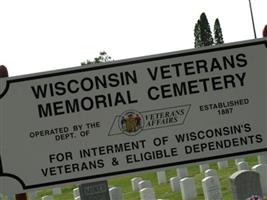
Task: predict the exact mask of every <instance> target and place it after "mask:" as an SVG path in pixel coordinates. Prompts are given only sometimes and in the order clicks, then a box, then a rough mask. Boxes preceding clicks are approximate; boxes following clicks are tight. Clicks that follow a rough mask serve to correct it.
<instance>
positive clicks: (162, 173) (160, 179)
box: [157, 171, 167, 185]
mask: <svg viewBox="0 0 267 200" xmlns="http://www.w3.org/2000/svg"><path fill="white" fill-rule="evenodd" d="M157 178H158V184H159V185H161V184H165V183H167V178H166V172H165V171H158V172H157Z"/></svg>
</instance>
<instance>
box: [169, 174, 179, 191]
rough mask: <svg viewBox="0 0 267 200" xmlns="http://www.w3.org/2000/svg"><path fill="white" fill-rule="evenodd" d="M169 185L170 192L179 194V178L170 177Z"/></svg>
mask: <svg viewBox="0 0 267 200" xmlns="http://www.w3.org/2000/svg"><path fill="white" fill-rule="evenodd" d="M170 185H171V190H172V192H180V191H181V188H180V178H179V177H172V178H170Z"/></svg>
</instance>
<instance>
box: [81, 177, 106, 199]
mask: <svg viewBox="0 0 267 200" xmlns="http://www.w3.org/2000/svg"><path fill="white" fill-rule="evenodd" d="M79 191H80V198H81V200H110V198H109V189H108V185H107V181H99V182H94V183H83V184H81V185H80V186H79Z"/></svg>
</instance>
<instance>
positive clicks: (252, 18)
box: [248, 0, 257, 39]
mask: <svg viewBox="0 0 267 200" xmlns="http://www.w3.org/2000/svg"><path fill="white" fill-rule="evenodd" d="M248 1H249V8H250V15H251V20H252V25H253V31H254V37H255V39H257V34H256V29H255V22H254V17H253V11H252V6H251V0H248Z"/></svg>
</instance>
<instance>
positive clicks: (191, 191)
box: [131, 159, 267, 200]
mask: <svg viewBox="0 0 267 200" xmlns="http://www.w3.org/2000/svg"><path fill="white" fill-rule="evenodd" d="M235 162H236V165H237V168H238V172H236V173H234V174H233V175H232V176H231V177H230V180H231V188H232V191H233V196H234V197H235V199H238V200H239V199H242V198H243V197H242V198H238V197H239V196H240V195H241V196H242V195H250V193H251V194H252V196H253V195H258V196H262V195H266V194H267V165H264V164H259V165H255V166H254V167H252V170H253V171H248V165H247V163H246V162H244V161H243V159H237V160H235ZM224 164H226V162H224ZM224 166H226V165H224ZM208 168H209V165H208V164H205V165H200V170H201V172H202V173H203V172H204V173H205V178H204V179H203V180H202V188H203V193H204V196H205V199H206V200H219V199H222V192H221V186H220V181H219V177H218V175H217V172H216V170H214V169H208ZM157 177H158V183H159V184H162V183H166V175H165V172H164V171H161V172H157ZM240 177H242V178H240ZM239 179H241V180H242V181H241V182H240V181H238V180H239ZM131 181H132V189H133V191H135V192H136V191H140V196H141V199H142V196H143V195H142V193H143V191H141V190H140V188H142V186H141V185H145V187H147V188H152V186H151V183H150V182H149V181H143V180H142V179H141V178H134V179H132V180H131ZM244 181H245V183H246V182H247V183H248V184H244ZM251 184H252V185H253V186H254V187H252V186H251ZM170 185H171V189H172V191H173V192H181V193H182V197H183V200H187V199H193V198H196V197H197V192H196V187H195V181H194V178H190V177H187V168H178V169H177V177H172V178H171V179H170ZM240 185H241V186H240ZM246 185H248V186H247V187H246ZM237 188H238V189H237ZM245 188H247V189H245ZM259 188H260V190H259ZM244 189H245V190H246V191H247V193H244V192H243V190H244ZM240 191H241V192H240ZM146 197H149V198H147V199H155V194H154V192H153V189H150V190H146ZM144 199H146V198H144Z"/></svg>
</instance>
